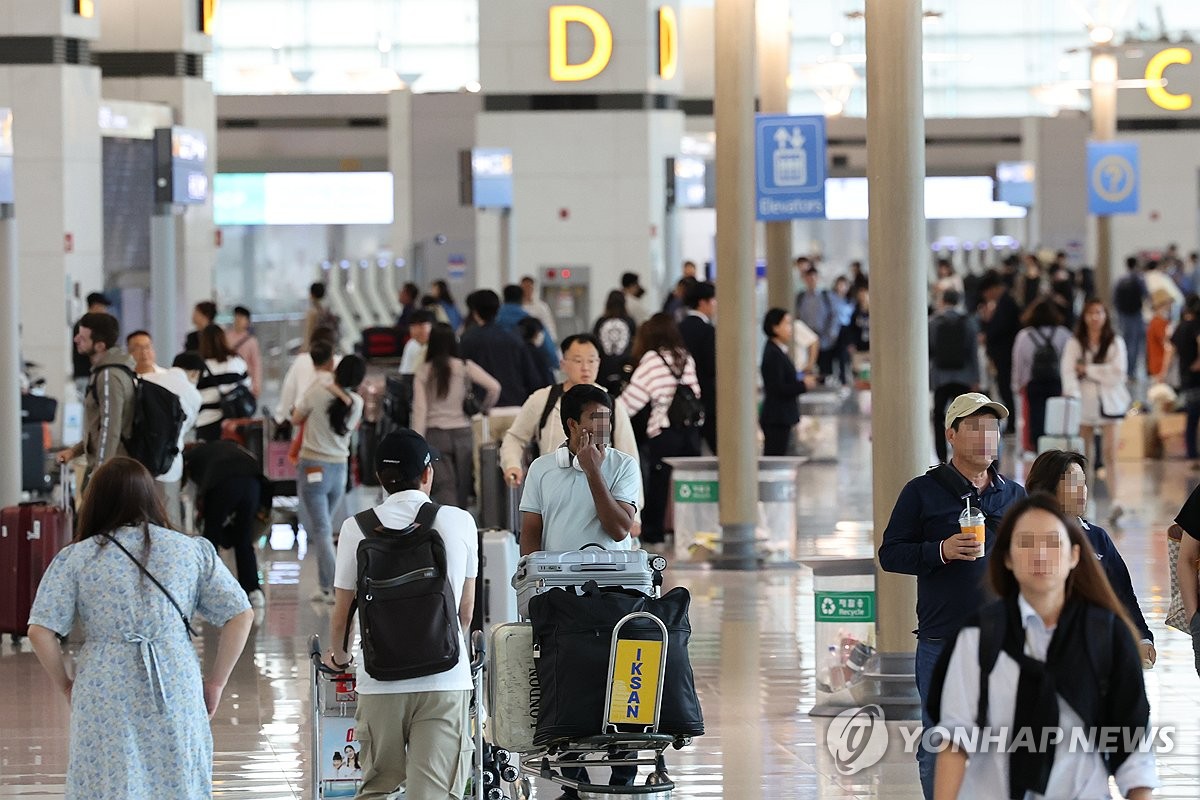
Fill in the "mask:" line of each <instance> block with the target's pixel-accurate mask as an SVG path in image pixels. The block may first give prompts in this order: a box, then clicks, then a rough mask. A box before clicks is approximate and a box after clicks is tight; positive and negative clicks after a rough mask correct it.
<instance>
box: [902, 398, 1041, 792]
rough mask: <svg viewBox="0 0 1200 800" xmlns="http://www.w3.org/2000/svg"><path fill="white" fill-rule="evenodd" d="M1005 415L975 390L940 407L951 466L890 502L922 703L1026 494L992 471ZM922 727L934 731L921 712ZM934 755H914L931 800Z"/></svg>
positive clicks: (976, 603)
mask: <svg viewBox="0 0 1200 800" xmlns="http://www.w3.org/2000/svg"><path fill="white" fill-rule="evenodd" d="M1007 417H1008V409H1007V408H1005V407H1004V406H1003V405H1002V404H1000V403H997V402H994V401H992V400H991V399H990V398H988V397H987V396H986V395H983V394H980V393H978V392H968V393H966V394H961V395H959V396H958V397H956V398H954V400H953V401H952V402H951V403H950V405H949V407H948V408H947V409H946V419H945V422H946V441H947V442H948V443H949V444H950V446H951V447H952V448H953V455H952V456H951V458H950V461H949V462H947V463H945V464H940V465H938V466H936V467H934V468H933V469H931V470H929V471H928V472H926V473H925V474H924V475H921V476H919V477H916V478H913V479H912V480H911V481H909V482H908V483H907V484H906V485H905V487H904V489H902V490H901V492H900V496H899V497H898V498H897V499H896V505H895V507H894V508H893V509H892V516H891V519H890V520H889V521H888V526H887V529H886V530H884V533H883V544H882V545H881V546H880V548H879V564H880V566H881V567H882V568H883V569H884V570H886V571H888V572H898V573H903V574H906V575H916V576H917V630H916V631H914V633H916V635H917V651H916V666H915V672H916V679H917V691H918V692H919V693H920V695H921V702H922V705H924V703H925V699H926V696H927V694H928V691H929V684H930V681H931V678H932V675H933V668H934V665H935V664H936V663H937V660H938V656H939V655H941V652H942V647H943V645H944V643H945V642H947V641H953V640H954V636H955V635H956V634H957V633H958V629H959V628H960V627H962V625H963V623H964V622H965V621H966V618H967V617H968V616H969V615H970V614H971V613H972V612H974V611H976V610H977V609H978V608H979V607H980V606H981V605H982V604H983V602H984V600H985V597H984V588H983V586H984V579H985V573H986V571H987V554H988V553H989V552H990V551H991V547H992V543H993V541H994V538H995V532H996V530H997V528H998V527H999V525H1000V520H1001V518H1002V517H1003V516H1004V512H1005V511H1007V510H1008V507H1009V506H1011V505H1012V504H1013V503H1015V502H1016V501H1017V500H1020V499H1021V498H1023V497H1025V490H1024V489H1023V488H1022V487H1021V486H1020V485H1018V484H1017V483H1014V482H1013V481H1011V480H1009V479H1007V478H1005V477H1004V476H1002V475H1001V474H1000V472H999V471H998V470H997V469H996V466H995V462H996V459H997V458H998V457H999V455H1000V422H1001V420H1003V419H1006V418H1007ZM922 716H923V718H924V721H925V725H926V727H929V726H931V725H933V723H934V721H933V720H931V719H929V717H928V714H927V712H925V710H924V708H923V709H922ZM935 760H936V753H933V752H927V751H925V750H924V749H923V748H918V750H917V762H918V764H919V767H920V772H921V788H922V789H923V790H924V793H925V797H926V798H932V797H933V767H934V761H935Z"/></svg>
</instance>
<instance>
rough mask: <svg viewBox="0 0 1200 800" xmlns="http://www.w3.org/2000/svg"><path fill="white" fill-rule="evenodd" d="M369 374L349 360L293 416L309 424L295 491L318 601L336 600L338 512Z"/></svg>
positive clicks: (311, 390) (358, 361) (357, 361)
mask: <svg viewBox="0 0 1200 800" xmlns="http://www.w3.org/2000/svg"><path fill="white" fill-rule="evenodd" d="M366 375H367V365H366V362H364V361H363V360H362V359H361V358H359V357H358V356H346V357H345V358H343V359H342V360H341V362H339V363H338V365H337V368H336V369H334V372H333V381H332V382H331V383H324V382H318V383H314V384H313V385H312V386H310V387H309V389H308V391H307V392H305V393H304V396H303V397H301V398H300V402H298V403H297V404H296V411H295V413H294V414H292V424H293V425H296V426H299V425H304V439H303V445H302V447H301V448H300V461H299V463H297V465H296V491H297V492H298V493H299V495H300V524H302V525H303V526H304V530H305V531H306V532H307V533H308V543H309V547H311V548H312V549H313V550H315V551H316V554H317V576H318V579H319V582H320V587H319V588H318V589H317V591H316V593H315V594H313V596H312V598H311V599H313V600H315V601H324V602H327V603H332V602H333V573H334V567H335V564H336V557H335V556H334V552H333V512H334V510H335V509H336V508H337V507H338V503H340V502H341V501H342V496H343V495H344V494H345V493H346V470H347V468H348V465H349V463H350V440H351V438H352V437H353V435H354V430H355V428H357V427H358V423H359V421H360V420H361V419H362V410H363V399H362V397H361V396H360V395H359V394H358V393H357V392H355V389H357V388H358V385H359V384H360V383H362V382H363V378H365V377H366Z"/></svg>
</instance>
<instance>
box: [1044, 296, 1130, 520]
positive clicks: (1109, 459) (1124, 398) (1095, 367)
mask: <svg viewBox="0 0 1200 800" xmlns="http://www.w3.org/2000/svg"><path fill="white" fill-rule="evenodd" d="M1125 366H1126V365H1125V340H1124V339H1122V338H1121V337H1120V336H1118V335H1116V333H1114V332H1113V328H1112V322H1111V321H1110V319H1109V314H1108V309H1107V308H1105V306H1104V303H1103V301H1101V300H1099V299H1097V298H1095V297H1093V298H1090V299H1089V300H1088V301H1087V302H1085V303H1084V304H1083V313H1082V314H1081V315H1080V316H1079V322H1077V323H1076V325H1075V335H1074V336H1073V337H1071V338H1070V339H1068V340H1067V343H1066V344H1065V345H1064V346H1063V351H1062V362H1061V364H1060V370H1059V374H1060V376H1061V380H1062V393H1063V395H1064V396H1066V397H1077V398H1079V401H1080V412H1079V423H1080V424H1079V435H1080V436H1082V437H1083V444H1084V448H1085V455H1087V456H1088V457H1089V459H1090V460H1091V461H1092V463H1093V464H1094V463H1096V453H1095V445H1094V442H1095V441H1096V432H1097V431H1099V433H1100V436H1101V441H1102V443H1103V444H1102V446H1101V447H1102V453H1103V455H1104V477H1105V479H1106V481H1107V483H1108V492H1109V497H1110V501H1109V502H1110V503H1111V506H1110V508H1109V513H1108V518H1109V520H1110V521H1112V522H1116V521H1117V520H1118V519H1120V518H1121V514H1122V513H1124V512H1123V510H1122V508H1121V505H1120V501H1119V499H1118V494H1117V422H1118V421H1120V420H1121V419H1122V418H1124V416H1125V412H1126V411H1128V410H1129V405H1130V397H1129V390H1128V389H1127V388H1126V387H1125Z"/></svg>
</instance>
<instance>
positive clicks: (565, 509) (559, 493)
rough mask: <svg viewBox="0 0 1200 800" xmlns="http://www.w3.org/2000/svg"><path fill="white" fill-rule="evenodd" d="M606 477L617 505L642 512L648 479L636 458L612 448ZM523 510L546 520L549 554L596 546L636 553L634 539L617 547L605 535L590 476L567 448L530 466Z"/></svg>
mask: <svg viewBox="0 0 1200 800" xmlns="http://www.w3.org/2000/svg"><path fill="white" fill-rule="evenodd" d="M564 464H565V465H566V466H563V465H564ZM600 474H601V475H603V476H604V483H605V484H606V485H607V486H608V490H609V491H610V492H612V496H613V498H615V499H616V500H617V502H619V503H628V504H629V505H631V506H633V507H634V508H637V505H638V498H639V497H640V494H641V485H642V475H641V471H640V470H639V469H638V463H637V461H636V460H635V459H634V458H633V457H632V456H630V455H627V454H625V453H622V452H621V451H620V450H614V449H613V448H612V447H607V448H605V450H604V460H603V461H601V462H600ZM521 510H522V511H529V512H532V513H534V514H541V515H542V549H543V550H550V551H557V552H564V551H567V550H578V549H579V548H580V547H583V546H584V545H585V544H592V543H594V544H598V545H601V546H602V547H605V548H607V549H609V550H628V549H630V547H631V542H630V539H629V537H628V536H626V537H625V538H624V539H623V540H622V541H619V542H614V541H613V540H612V537H610V536H609V535H608V534H607V533H605V532H604V528H603V527H602V526H601V525H600V517H599V515H598V514H597V513H596V502H595V500H593V499H592V490H591V489H590V488H588V479H587V475H584V474H583V470H582V469H580V468H579V466H578V464H577V463H576V461H575V459H574V458H571V457H570V452H569V451H568V450H567V448H566V447H565V446H564V447H560V448H559V449H558V450H556V451H555V452H553V453H548V454H546V455H544V456H541V457H539V458H537V459H535V460H534V462H533V463H532V464H530V465H529V474H528V475H527V476H526V477H525V490H524V492H522V493H521Z"/></svg>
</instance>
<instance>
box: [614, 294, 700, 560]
mask: <svg viewBox="0 0 1200 800" xmlns="http://www.w3.org/2000/svg"><path fill="white" fill-rule="evenodd" d="M633 362H634V363H635V364H637V366H636V367H635V368H634V370H633V375H631V376H630V378H629V385H628V386H626V387H625V391H623V392H621V396H620V397H618V398H617V401H618V402H620V403H621V404H622V405H623V406H625V410H626V411H627V412H628V413H629V416H630V417H631V418H632V417H635V416H637V414H638V412H639V411H641V410H642V409H644V408H648V409H649V416H648V417H647V419H646V449H647V455H648V458H647V459H646V463H647V464H648V465H649V477H648V478H647V479H646V508H645V510H644V511H643V512H642V537H641V538H642V541H643V542H646V543H647V544H659V543H661V542H662V541H663V538H664V537H665V535H666V529H665V518H666V513H667V499H668V497H669V490H670V486H671V468H670V467H669V466H667V464H666V463H665V462H664V459H667V458H672V457H675V456H698V455H700V426H701V425H702V424H703V419H702V418H701V419H700V420H699V421H697V420H695V419H691V420H686V421H681V420H678V419H676V420H674V421H672V419H671V414H670V413H669V411H670V408H671V406H672V403H673V402H674V401H675V395H676V393H677V392H678V391H679V390H680V388H681V387H685V388H687V389H689V390H691V393H692V395H693V396H694V397H695V398H696V399H699V398H700V382H699V381H698V380H697V379H696V362H695V361H694V360H693V359H692V357H691V356H690V355H689V354H688V351H687V348H685V347H684V346H683V337H681V336H680V335H679V326H677V325H676V324H675V319H674V318H673V317H672V316H671V315H670V314H666V313H662V312H660V313H658V314H655V315H654V316H652V317H650V319H648V320H646V322H645V324H643V325H642V327H641V328H639V329H638V332H637V336H636V337H635V338H634V342H633Z"/></svg>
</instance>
